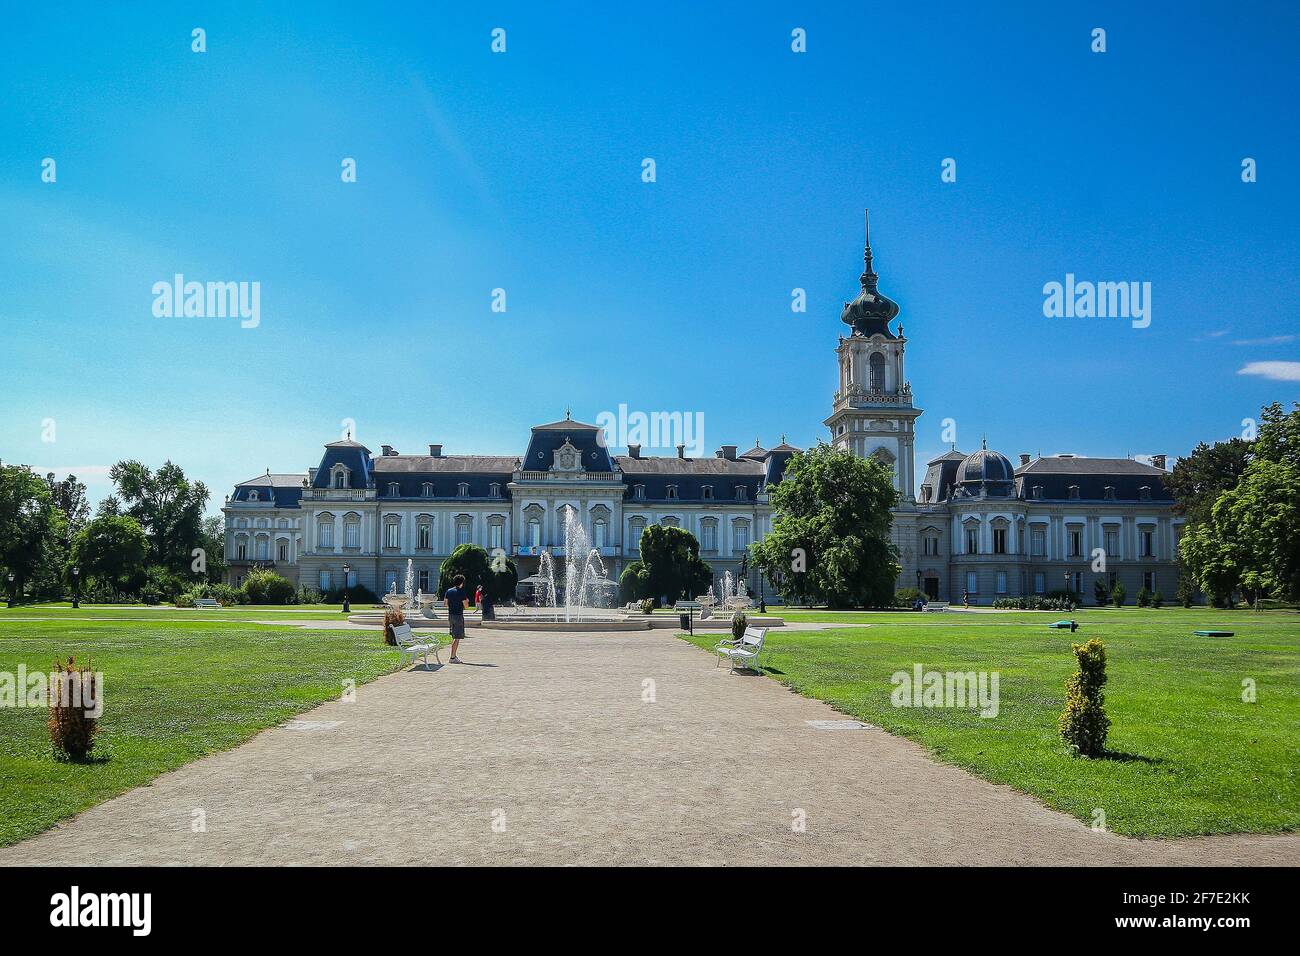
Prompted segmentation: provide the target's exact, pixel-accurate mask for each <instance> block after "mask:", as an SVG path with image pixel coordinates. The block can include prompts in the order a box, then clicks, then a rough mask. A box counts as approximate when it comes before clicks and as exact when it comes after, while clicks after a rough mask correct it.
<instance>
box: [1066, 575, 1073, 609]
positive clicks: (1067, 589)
mask: <svg viewBox="0 0 1300 956" xmlns="http://www.w3.org/2000/svg"><path fill="white" fill-rule="evenodd" d="M1065 593H1066V594H1067V595H1069V593H1070V572H1069V571H1066V572H1065ZM1066 600H1068V601H1069V602H1070V603H1071V604H1073V603H1074V599H1073V598H1071V597H1067V598H1066Z"/></svg>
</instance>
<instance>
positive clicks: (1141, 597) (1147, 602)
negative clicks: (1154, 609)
mask: <svg viewBox="0 0 1300 956" xmlns="http://www.w3.org/2000/svg"><path fill="white" fill-rule="evenodd" d="M1137 605H1138V607H1150V606H1151V592H1150V591H1148V590H1147V589H1146V588H1145V587H1144V588H1143V589H1142V590H1141V591H1139V592H1138V596H1137Z"/></svg>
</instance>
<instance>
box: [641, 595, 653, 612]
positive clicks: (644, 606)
mask: <svg viewBox="0 0 1300 956" xmlns="http://www.w3.org/2000/svg"><path fill="white" fill-rule="evenodd" d="M654 609H655V599H654V598H646V599H645V600H644V601H642V602H641V613H642V614H651V613H653V612H654Z"/></svg>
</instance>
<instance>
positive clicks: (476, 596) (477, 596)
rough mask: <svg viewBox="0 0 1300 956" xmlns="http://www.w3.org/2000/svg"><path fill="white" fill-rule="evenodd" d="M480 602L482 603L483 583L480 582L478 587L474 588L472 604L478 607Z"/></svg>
mask: <svg viewBox="0 0 1300 956" xmlns="http://www.w3.org/2000/svg"><path fill="white" fill-rule="evenodd" d="M482 603H483V585H481V584H480V585H479V586H478V587H476V588H475V589H474V604H473V605H472V606H473V607H478V606H479V605H480V604H482Z"/></svg>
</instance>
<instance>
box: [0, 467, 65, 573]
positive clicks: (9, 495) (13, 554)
mask: <svg viewBox="0 0 1300 956" xmlns="http://www.w3.org/2000/svg"><path fill="white" fill-rule="evenodd" d="M66 540H67V521H66V519H65V518H64V516H63V512H62V511H60V510H59V508H58V506H57V505H56V504H55V502H54V497H53V496H52V495H51V494H50V488H49V485H47V484H46V482H45V480H44V479H43V478H41V477H40V476H39V475H37V474H36V473H35V472H33V471H32V470H31V469H30V468H28V467H27V466H26V465H3V466H0V590H3V591H4V592H5V593H6V594H7V593H8V588H9V583H8V576H9V575H10V574H13V576H14V583H13V592H14V594H15V595H16V596H21V595H22V594H23V593H24V591H26V590H27V587H28V584H29V583H33V582H34V583H36V584H37V586H38V587H37V590H48V589H49V588H50V587H54V588H56V589H57V587H58V581H59V578H60V572H61V565H62V558H63V548H64V546H65V543H66Z"/></svg>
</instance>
